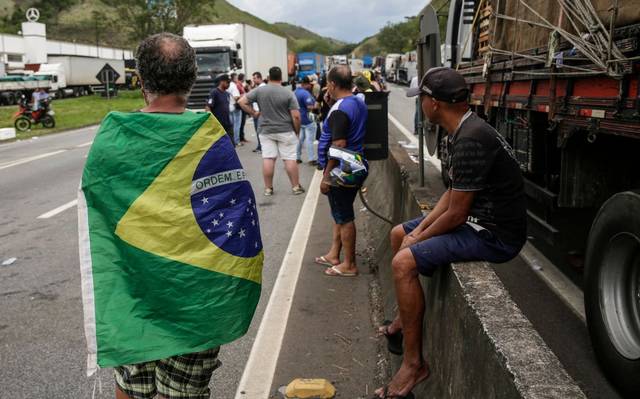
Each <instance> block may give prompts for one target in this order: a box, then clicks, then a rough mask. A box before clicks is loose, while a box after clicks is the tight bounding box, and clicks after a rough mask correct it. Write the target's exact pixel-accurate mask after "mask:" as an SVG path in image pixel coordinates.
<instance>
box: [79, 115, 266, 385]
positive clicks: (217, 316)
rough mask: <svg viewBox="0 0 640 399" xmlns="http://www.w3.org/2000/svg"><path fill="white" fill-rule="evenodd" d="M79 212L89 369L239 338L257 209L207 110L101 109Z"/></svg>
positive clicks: (257, 276)
mask: <svg viewBox="0 0 640 399" xmlns="http://www.w3.org/2000/svg"><path fill="white" fill-rule="evenodd" d="M78 212H79V218H78V222H79V237H80V266H81V275H82V294H83V305H84V317H85V334H86V337H87V344H88V351H89V358H88V373H89V374H92V373H93V372H94V371H95V370H96V367H97V366H99V367H114V366H118V365H123V364H132V363H139V362H144V361H151V360H157V359H163V358H166V357H170V356H175V355H179V354H185V353H193V352H198V351H202V350H206V349H209V348H213V347H215V346H218V345H222V344H225V343H228V342H231V341H233V340H235V339H237V338H239V337H241V336H242V335H244V334H245V333H246V331H247V329H248V327H249V324H250V323H251V319H252V317H253V314H254V312H255V309H256V305H257V303H258V299H259V297H260V287H261V276H262V264H263V259H264V256H263V252H262V241H261V238H260V225H259V221H258V212H257V207H256V201H255V196H254V194H253V190H252V188H251V185H250V184H249V181H248V180H247V175H246V173H245V171H244V169H243V168H242V165H241V164H240V160H239V159H238V156H237V154H236V152H235V149H234V147H233V145H232V143H231V140H230V139H229V137H228V136H227V135H226V133H225V131H224V129H223V128H222V127H221V126H220V124H219V123H218V122H217V121H216V120H215V119H214V118H213V117H211V116H210V115H209V114H208V113H195V112H190V111H187V112H185V113H182V114H162V113H141V112H138V113H120V112H112V113H110V114H109V115H107V117H106V118H105V119H104V120H103V122H102V124H101V126H100V130H99V131H98V134H97V136H96V138H95V140H94V143H93V145H92V147H91V150H90V152H89V155H88V158H87V163H86V165H85V168H84V172H83V175H82V183H81V186H80V191H79V199H78Z"/></svg>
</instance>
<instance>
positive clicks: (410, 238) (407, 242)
mask: <svg viewBox="0 0 640 399" xmlns="http://www.w3.org/2000/svg"><path fill="white" fill-rule="evenodd" d="M418 241H420V240H419V239H418V237H416V236H414V235H413V234H412V233H409V234H407V235H406V236H404V238H403V239H402V244H401V245H400V249H405V248H409V247H410V246H412V245H413V244H415V243H417V242H418Z"/></svg>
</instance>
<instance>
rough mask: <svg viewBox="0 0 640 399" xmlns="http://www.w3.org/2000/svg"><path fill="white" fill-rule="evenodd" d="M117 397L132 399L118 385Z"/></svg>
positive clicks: (117, 398) (118, 398)
mask: <svg viewBox="0 0 640 399" xmlns="http://www.w3.org/2000/svg"><path fill="white" fill-rule="evenodd" d="M116 399H130V398H129V395H127V394H126V393H124V392H122V390H121V389H120V387H118V385H116Z"/></svg>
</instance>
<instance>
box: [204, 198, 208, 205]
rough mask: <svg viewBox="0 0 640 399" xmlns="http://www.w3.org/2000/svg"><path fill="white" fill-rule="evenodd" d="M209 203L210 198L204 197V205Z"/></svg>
mask: <svg viewBox="0 0 640 399" xmlns="http://www.w3.org/2000/svg"><path fill="white" fill-rule="evenodd" d="M208 203H209V198H207V197H202V205H204V204H208Z"/></svg>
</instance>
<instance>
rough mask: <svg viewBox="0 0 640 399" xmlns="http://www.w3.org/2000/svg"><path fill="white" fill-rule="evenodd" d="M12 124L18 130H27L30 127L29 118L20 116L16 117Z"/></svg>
mask: <svg viewBox="0 0 640 399" xmlns="http://www.w3.org/2000/svg"><path fill="white" fill-rule="evenodd" d="M13 126H14V127H15V128H16V130H17V131H19V132H26V131H27V130H29V129H31V121H30V120H29V118H27V117H24V116H21V117H19V118H18V119H16V121H15V122H14V123H13Z"/></svg>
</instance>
